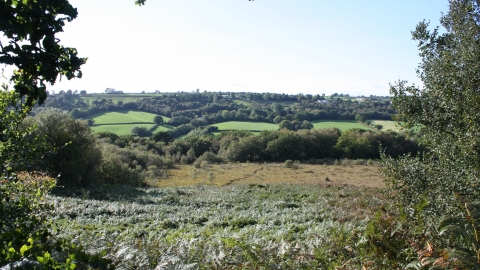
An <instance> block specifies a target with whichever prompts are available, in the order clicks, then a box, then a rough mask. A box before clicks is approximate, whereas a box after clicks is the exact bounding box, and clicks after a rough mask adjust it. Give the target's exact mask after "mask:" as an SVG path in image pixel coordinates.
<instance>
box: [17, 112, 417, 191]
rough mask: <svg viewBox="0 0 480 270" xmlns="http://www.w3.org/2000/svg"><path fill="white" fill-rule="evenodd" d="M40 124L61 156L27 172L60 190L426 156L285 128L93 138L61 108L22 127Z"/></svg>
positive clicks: (364, 134) (383, 140) (411, 149)
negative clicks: (230, 166) (224, 169)
mask: <svg viewBox="0 0 480 270" xmlns="http://www.w3.org/2000/svg"><path fill="white" fill-rule="evenodd" d="M34 125H36V126H37V127H38V129H37V130H35V132H33V133H32V134H30V135H29V137H27V138H25V139H26V140H29V139H31V140H35V138H37V137H43V138H45V139H46V143H47V145H52V146H54V149H51V150H50V151H44V152H45V154H44V155H43V157H42V158H41V159H39V160H37V161H36V162H35V163H33V164H31V165H29V167H26V168H24V169H26V170H41V171H46V172H48V173H49V175H50V176H52V177H57V180H58V184H59V185H63V186H67V187H69V186H70V187H84V186H89V185H95V184H129V185H142V184H144V183H145V182H146V181H148V180H153V179H158V178H165V177H168V171H167V170H168V169H170V168H172V167H173V166H175V164H192V163H194V164H201V163H202V162H208V163H222V162H225V163H226V162H246V161H251V162H283V161H285V160H289V159H290V160H299V161H304V162H307V161H308V162H317V161H318V160H324V159H344V158H348V159H377V158H379V157H380V151H384V152H385V153H386V154H387V155H389V156H392V157H398V156H401V155H405V154H408V155H412V156H416V155H418V154H419V153H421V152H422V151H423V149H421V148H420V147H419V146H418V144H417V143H416V142H415V141H413V140H411V139H407V137H406V136H405V135H403V134H398V133H396V132H393V131H387V132H372V131H366V130H361V129H354V130H348V131H344V132H341V131H340V130H339V129H336V128H332V129H321V130H315V129H312V130H308V129H304V130H298V131H293V130H287V129H281V130H278V131H263V132H261V133H260V134H258V135H255V134H253V133H251V132H248V131H231V132H223V133H221V135H219V136H213V135H212V134H211V132H212V131H215V130H213V129H214V128H212V127H198V128H194V127H193V126H191V125H182V126H179V127H177V129H178V128H180V127H183V128H185V129H187V130H189V132H188V135H187V136H185V137H184V138H182V139H178V140H172V138H173V137H174V136H175V133H174V132H172V131H169V132H158V133H155V134H153V135H152V136H151V137H140V136H133V135H124V136H118V135H116V134H114V133H111V132H102V133H98V134H95V135H94V134H92V133H91V130H90V127H89V126H88V124H87V121H83V120H77V119H74V118H73V117H71V115H69V114H68V113H67V112H66V111H61V110H58V109H46V110H44V111H42V112H40V113H38V114H37V115H35V116H34V117H28V118H26V119H25V120H24V121H23V122H22V125H21V127H22V128H23V129H27V128H28V127H32V126H34ZM190 128H192V129H190ZM183 132H187V131H183Z"/></svg>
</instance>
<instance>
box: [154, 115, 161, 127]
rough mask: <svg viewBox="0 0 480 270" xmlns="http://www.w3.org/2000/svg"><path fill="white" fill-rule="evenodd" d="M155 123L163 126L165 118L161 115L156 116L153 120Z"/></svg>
mask: <svg viewBox="0 0 480 270" xmlns="http://www.w3.org/2000/svg"><path fill="white" fill-rule="evenodd" d="M153 122H155V124H157V125H161V124H163V123H164V120H163V117H162V116H161V115H156V116H155V117H154V118H153Z"/></svg>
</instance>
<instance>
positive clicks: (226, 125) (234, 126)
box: [212, 121, 278, 130]
mask: <svg viewBox="0 0 480 270" xmlns="http://www.w3.org/2000/svg"><path fill="white" fill-rule="evenodd" d="M212 126H216V127H218V129H219V130H277V129H278V125H277V124H272V123H263V122H242V121H228V122H223V123H218V124H213V125H212Z"/></svg>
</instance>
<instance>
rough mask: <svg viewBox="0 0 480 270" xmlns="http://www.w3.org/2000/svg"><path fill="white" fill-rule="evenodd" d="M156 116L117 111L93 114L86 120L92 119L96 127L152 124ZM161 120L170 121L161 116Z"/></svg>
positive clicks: (137, 112)
mask: <svg viewBox="0 0 480 270" xmlns="http://www.w3.org/2000/svg"><path fill="white" fill-rule="evenodd" d="M155 116H157V115H156V114H153V113H148V112H142V111H131V110H128V111H127V110H126V111H118V112H106V113H99V114H94V115H92V116H90V117H88V119H93V120H94V121H95V124H96V125H102V124H113V123H132V122H148V123H152V124H153V123H154V122H153V118H154V117H155ZM162 117H163V119H164V120H165V122H166V121H168V120H170V118H168V117H165V116H162Z"/></svg>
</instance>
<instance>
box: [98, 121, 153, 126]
mask: <svg viewBox="0 0 480 270" xmlns="http://www.w3.org/2000/svg"><path fill="white" fill-rule="evenodd" d="M132 124H152V125H153V124H155V123H154V122H117V123H104V124H93V126H108V125H132Z"/></svg>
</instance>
